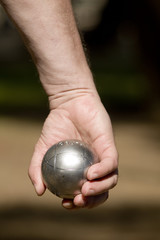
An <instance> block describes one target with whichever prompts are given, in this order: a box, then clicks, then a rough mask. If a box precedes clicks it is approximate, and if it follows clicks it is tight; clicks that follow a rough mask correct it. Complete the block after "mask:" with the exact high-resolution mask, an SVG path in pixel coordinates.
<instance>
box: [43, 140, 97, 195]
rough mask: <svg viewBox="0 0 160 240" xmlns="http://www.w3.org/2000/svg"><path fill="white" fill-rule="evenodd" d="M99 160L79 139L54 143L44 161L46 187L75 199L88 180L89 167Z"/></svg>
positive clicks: (57, 193)
mask: <svg viewBox="0 0 160 240" xmlns="http://www.w3.org/2000/svg"><path fill="white" fill-rule="evenodd" d="M96 162H97V159H96V157H95V155H94V154H93V152H92V151H91V149H90V148H89V147H88V145H86V144H85V143H83V142H81V141H79V140H66V141H62V142H59V143H57V144H55V145H53V146H52V147H51V148H49V150H48V151H47V153H46V154H45V156H44V158H43V161H42V177H43V180H44V183H45V185H46V187H47V188H48V189H49V190H50V191H51V192H52V193H54V194H55V195H57V196H58V197H61V198H66V199H73V198H74V197H75V196H76V195H77V194H79V193H80V192H81V187H82V185H83V184H84V182H86V181H87V177H86V175H87V170H88V168H89V167H90V166H91V165H92V164H94V163H96Z"/></svg>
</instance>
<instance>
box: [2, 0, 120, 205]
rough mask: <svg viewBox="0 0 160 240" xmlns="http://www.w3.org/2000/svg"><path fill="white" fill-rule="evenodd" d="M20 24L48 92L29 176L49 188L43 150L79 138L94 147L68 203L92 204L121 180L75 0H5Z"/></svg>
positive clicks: (41, 188) (37, 184)
mask: <svg viewBox="0 0 160 240" xmlns="http://www.w3.org/2000/svg"><path fill="white" fill-rule="evenodd" d="M0 2H1V4H2V5H3V7H4V9H5V10H6V12H7V13H8V14H9V16H10V17H11V19H12V20H13V21H14V23H15V24H16V26H17V28H18V29H19V31H20V33H21V35H22V38H23V39H24V42H25V44H26V46H27V48H28V50H29V51H30V53H31V55H32V57H33V60H34V62H35V65H36V67H37V70H38V73H39V77H40V81H41V83H42V85H43V87H44V90H45V91H46V94H47V95H48V100H49V106H50V112H49V115H48V117H47V119H46V120H45V122H44V126H43V129H42V133H41V135H40V138H39V140H38V142H37V144H36V146H35V151H34V153H33V157H32V160H31V163H30V166H29V177H30V179H31V181H32V183H33V185H34V187H35V191H36V193H37V194H38V195H42V194H43V193H44V192H45V189H46V187H45V185H44V183H43V180H42V176H41V163H42V159H43V156H44V154H45V153H46V151H47V150H48V148H49V147H51V146H52V145H53V144H55V143H56V142H58V141H61V140H65V139H80V140H82V141H84V142H86V143H88V144H89V145H90V146H91V147H92V148H93V149H94V151H95V153H96V154H97V156H98V158H99V162H98V163H97V164H95V165H93V166H91V167H90V168H89V170H88V173H87V178H88V181H87V182H86V183H85V184H84V185H83V186H82V191H81V194H79V195H77V196H76V197H75V198H74V199H73V201H72V200H68V199H63V201H62V205H63V207H64V208H66V209H70V210H72V209H78V208H84V207H85V208H93V207H96V206H98V205H100V204H102V203H103V202H105V201H106V200H107V198H108V192H109V190H110V189H111V188H113V187H114V186H115V185H116V184H117V181H118V171H117V168H118V154H117V150H116V147H115V142H114V137H113V131H112V125H111V121H110V118H109V115H108V113H107V112H106V110H105V108H104V106H103V104H102V103H101V100H100V98H99V95H98V93H97V90H96V88H95V85H94V81H93V77H92V74H91V71H90V69H89V67H88V64H87V61H86V58H85V55H84V51H83V48H82V43H81V40H80V37H79V34H78V31H77V27H76V24H75V20H74V16H73V13H72V7H71V2H70V0H65V1H64V0H58V1H57V0H45V1H44V0H35V1H32V0H1V1H0Z"/></svg>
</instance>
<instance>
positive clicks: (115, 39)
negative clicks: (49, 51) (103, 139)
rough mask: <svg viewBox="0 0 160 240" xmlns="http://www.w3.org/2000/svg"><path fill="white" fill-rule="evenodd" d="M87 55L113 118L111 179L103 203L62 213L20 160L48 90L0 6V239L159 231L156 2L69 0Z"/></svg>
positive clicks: (147, 235)
mask: <svg viewBox="0 0 160 240" xmlns="http://www.w3.org/2000/svg"><path fill="white" fill-rule="evenodd" d="M72 4H73V8H74V12H75V17H76V20H77V25H78V27H79V30H80V32H81V33H82V38H83V42H84V48H85V49H87V50H86V57H87V59H88V62H89V65H90V68H91V70H92V72H93V75H94V79H95V83H96V86H97V89H98V91H99V94H100V96H101V99H102V102H103V103H104V105H105V107H106V109H107V111H108V112H109V114H110V117H111V119H112V123H113V129H114V134H115V138H116V143H117V148H118V151H119V155H120V177H119V184H118V185H117V187H116V188H115V189H113V190H112V191H111V192H110V199H109V200H108V202H107V203H105V204H104V205H103V206H101V207H99V208H97V209H94V210H90V211H86V210H81V211H77V212H68V211H66V210H63V209H62V208H61V206H60V202H61V201H60V200H59V199H58V198H56V197H54V196H53V195H52V194H50V193H49V192H46V194H45V195H44V196H43V197H41V198H39V197H37V196H36V194H35V193H34V190H33V187H32V185H31V184H30V181H29V179H28V176H27V169H28V165H29V162H30V158H31V156H32V152H33V149H34V144H35V143H36V141H37V139H38V137H39V135H40V131H41V127H42V125H43V121H44V119H45V117H46V116H47V113H48V102H47V97H46V95H45V93H44V91H43V89H42V87H41V84H40V82H39V79H38V74H37V72H36V69H35V67H34V65H33V63H32V60H31V57H30V55H29V54H28V52H27V51H26V49H25V47H24V45H23V42H22V41H21V39H20V37H19V35H18V33H17V31H16V29H15V27H14V26H13V24H12V23H11V22H10V20H9V19H8V17H7V16H6V14H5V12H4V11H3V9H2V8H1V7H0V160H1V162H0V177H1V181H0V191H1V197H0V226H1V231H0V239H5V240H7V239H25V240H26V239H45V240H48V239H56V240H61V239H65V240H68V239H87V240H90V239H92V240H94V239H100V240H103V239H109V240H112V239H113V240H121V239H123V240H125V239H127V240H132V239H135V238H136V239H139V240H143V239H144V240H150V239H158V237H159V236H160V229H159V225H160V190H159V184H160V170H159V169H160V124H159V123H160V80H159V78H160V67H159V63H160V61H159V59H160V48H159V43H160V1H158V0H141V1H138V0H130V1H127V0H121V1H119V0H73V1H72Z"/></svg>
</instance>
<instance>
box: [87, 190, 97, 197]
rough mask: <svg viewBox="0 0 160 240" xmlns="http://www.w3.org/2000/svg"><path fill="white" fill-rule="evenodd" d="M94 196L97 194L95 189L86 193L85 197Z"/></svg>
mask: <svg viewBox="0 0 160 240" xmlns="http://www.w3.org/2000/svg"><path fill="white" fill-rule="evenodd" d="M94 194H95V191H94V190H93V189H89V190H88V191H87V192H86V194H85V196H92V195H94Z"/></svg>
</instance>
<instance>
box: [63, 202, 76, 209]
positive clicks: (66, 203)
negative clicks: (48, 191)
mask: <svg viewBox="0 0 160 240" xmlns="http://www.w3.org/2000/svg"><path fill="white" fill-rule="evenodd" d="M73 206H74V205H73V203H71V202H65V203H63V207H64V208H67V209H72V208H73Z"/></svg>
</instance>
